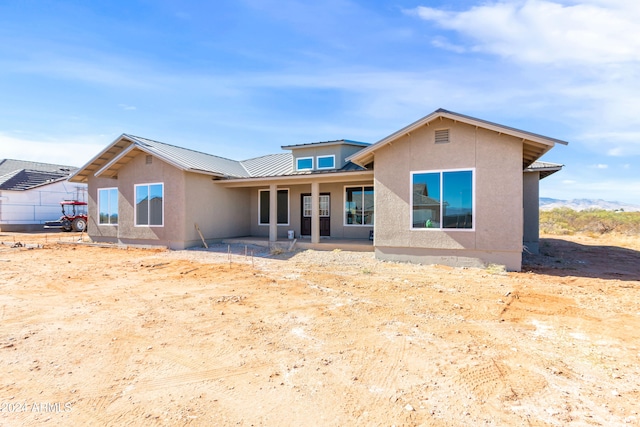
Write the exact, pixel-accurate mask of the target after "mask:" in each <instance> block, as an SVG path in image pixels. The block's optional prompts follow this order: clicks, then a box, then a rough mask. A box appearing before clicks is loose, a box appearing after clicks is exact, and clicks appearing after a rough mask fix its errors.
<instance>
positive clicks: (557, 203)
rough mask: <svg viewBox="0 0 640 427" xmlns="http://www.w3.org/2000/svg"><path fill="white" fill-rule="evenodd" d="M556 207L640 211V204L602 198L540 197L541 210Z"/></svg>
mask: <svg viewBox="0 0 640 427" xmlns="http://www.w3.org/2000/svg"><path fill="white" fill-rule="evenodd" d="M555 208H570V209H573V210H574V211H584V210H587V209H603V210H606V211H620V210H623V211H625V212H640V206H639V205H630V204H627V203H620V202H607V201H606V200H602V199H573V200H558V199H551V198H549V197H540V210H543V211H550V210H551V209H555Z"/></svg>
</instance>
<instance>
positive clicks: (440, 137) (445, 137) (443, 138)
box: [436, 129, 449, 144]
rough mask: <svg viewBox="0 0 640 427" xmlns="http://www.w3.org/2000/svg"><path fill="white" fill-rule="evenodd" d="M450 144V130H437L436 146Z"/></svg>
mask: <svg viewBox="0 0 640 427" xmlns="http://www.w3.org/2000/svg"><path fill="white" fill-rule="evenodd" d="M448 142H449V129H437V130H436V144H446V143H448Z"/></svg>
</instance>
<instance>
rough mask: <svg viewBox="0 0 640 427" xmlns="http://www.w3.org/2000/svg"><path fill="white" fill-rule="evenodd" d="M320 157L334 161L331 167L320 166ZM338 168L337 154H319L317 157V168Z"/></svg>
mask: <svg viewBox="0 0 640 427" xmlns="http://www.w3.org/2000/svg"><path fill="white" fill-rule="evenodd" d="M320 159H331V160H332V163H331V166H330V167H326V166H325V167H320ZM335 168H336V156H335V154H331V155H326V156H318V157H316V169H318V170H322V169H335Z"/></svg>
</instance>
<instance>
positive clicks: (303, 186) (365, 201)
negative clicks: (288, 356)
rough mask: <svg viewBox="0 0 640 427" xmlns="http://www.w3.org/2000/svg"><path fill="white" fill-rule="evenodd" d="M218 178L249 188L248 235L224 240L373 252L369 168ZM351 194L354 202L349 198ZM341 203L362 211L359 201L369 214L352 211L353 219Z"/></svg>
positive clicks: (231, 185) (227, 184) (223, 182)
mask: <svg viewBox="0 0 640 427" xmlns="http://www.w3.org/2000/svg"><path fill="white" fill-rule="evenodd" d="M217 183H218V185H220V186H223V187H227V188H245V189H249V190H250V191H251V192H252V196H251V200H252V208H251V210H252V212H251V213H250V216H251V219H250V222H251V235H250V236H246V237H240V238H233V239H225V240H224V242H225V243H232V242H233V243H246V244H249V243H250V244H256V245H263V246H270V247H273V246H277V247H281V248H285V249H287V248H288V246H289V245H293V246H295V247H296V248H305V249H317V250H333V249H344V250H358V251H373V171H372V170H352V171H340V172H326V173H317V172H316V173H299V174H296V175H293V176H292V175H287V176H275V177H260V178H237V179H226V180H220V181H217ZM365 190H367V191H366V193H367V195H366V197H365V195H364V193H365ZM282 192H286V198H284V200H285V201H286V210H287V212H286V214H285V215H283V212H282V209H281V208H282V204H283V200H282V199H280V200H279V197H280V196H282ZM354 194H355V195H356V196H355V197H356V198H358V200H357V202H349V200H350V199H349V198H353V197H354ZM346 205H349V206H350V205H353V206H354V209H356V210H357V209H360V210H362V212H363V213H364V210H365V208H364V205H367V206H368V208H369V209H370V211H367V212H368V213H369V215H368V216H366V220H365V219H364V218H365V215H354V217H355V218H356V220H355V222H354V220H352V219H351V216H350V215H348V212H347V210H346V209H348V208H347V207H345V206H346ZM358 221H359V222H358ZM267 230H268V231H267ZM291 233H293V235H294V237H293V238H291V236H290V234H291ZM293 246H292V247H293Z"/></svg>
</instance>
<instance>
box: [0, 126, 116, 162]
mask: <svg viewBox="0 0 640 427" xmlns="http://www.w3.org/2000/svg"><path fill="white" fill-rule="evenodd" d="M112 139H113V138H111V139H110V138H109V137H107V136H105V135H74V136H73V137H71V138H64V139H57V138H42V139H40V138H38V139H31V138H22V137H16V136H11V135H7V134H4V133H0V159H16V160H30V161H33V162H42V163H53V164H60V165H67V166H78V167H79V166H82V165H84V164H85V163H87V162H88V161H89V160H90V159H91V158H92V157H93V156H95V155H96V154H98V153H99V152H100V151H101V150H103V149H104V148H105V147H106V145H107V144H108V143H110V142H111V140H112Z"/></svg>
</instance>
